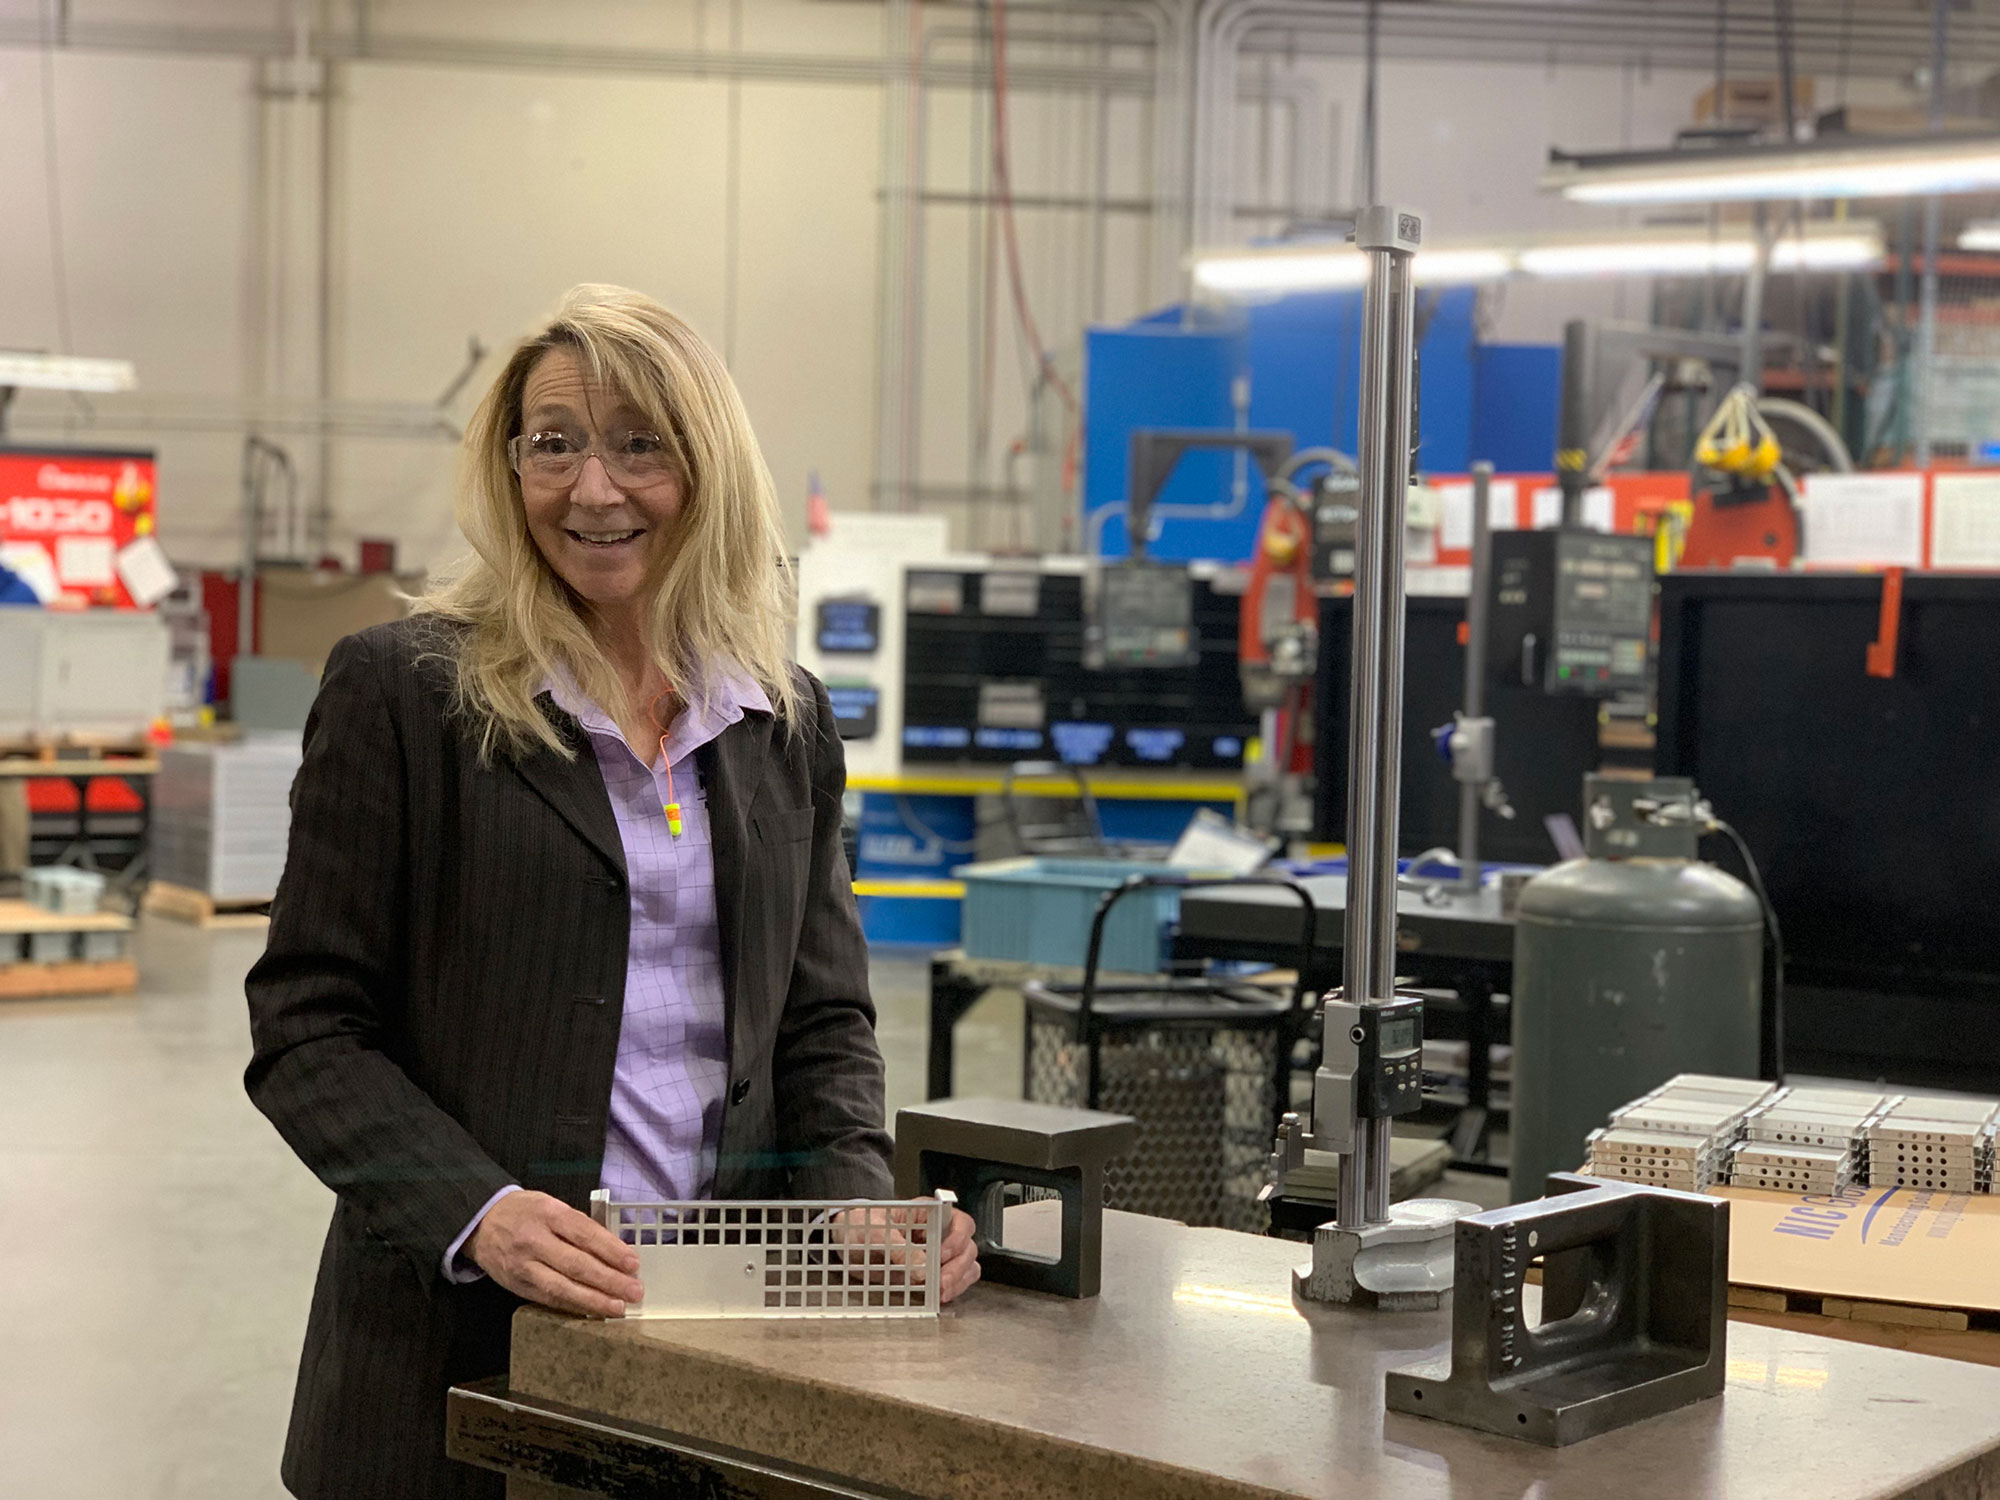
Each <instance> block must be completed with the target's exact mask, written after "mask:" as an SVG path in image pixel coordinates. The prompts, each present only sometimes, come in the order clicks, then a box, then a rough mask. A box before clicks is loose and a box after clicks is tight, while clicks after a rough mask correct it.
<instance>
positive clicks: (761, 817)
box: [750, 806, 813, 844]
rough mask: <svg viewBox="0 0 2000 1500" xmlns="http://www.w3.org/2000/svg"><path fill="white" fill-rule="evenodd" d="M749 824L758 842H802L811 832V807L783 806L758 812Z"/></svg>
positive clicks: (810, 835)
mask: <svg viewBox="0 0 2000 1500" xmlns="http://www.w3.org/2000/svg"><path fill="white" fill-rule="evenodd" d="M750 826H751V827H752V828H754V829H755V830H756V831H757V839H758V841H759V842H760V843H765V844H797V843H803V842H804V841H805V840H807V839H809V838H811V837H812V834H813V809H812V808H811V807H810V806H806V807H784V808H775V809H772V810H771V811H768V812H760V813H757V814H756V815H755V816H753V817H752V818H751V819H750Z"/></svg>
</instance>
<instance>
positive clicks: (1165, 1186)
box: [1022, 875, 1315, 1232]
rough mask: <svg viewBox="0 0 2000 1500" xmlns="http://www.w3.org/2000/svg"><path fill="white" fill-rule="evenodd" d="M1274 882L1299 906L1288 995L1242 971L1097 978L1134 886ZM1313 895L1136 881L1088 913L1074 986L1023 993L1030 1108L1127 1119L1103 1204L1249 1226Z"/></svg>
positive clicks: (1296, 1012)
mask: <svg viewBox="0 0 2000 1500" xmlns="http://www.w3.org/2000/svg"><path fill="white" fill-rule="evenodd" d="M1244 884H1251V885H1259V886H1272V887H1276V888H1278V889H1281V890H1289V891H1291V892H1292V893H1294V894H1295V895H1296V896H1297V897H1298V899H1299V901H1300V903H1301V904H1302V905H1303V906H1304V907H1305V910H1306V921H1305V924H1304V938H1303V941H1302V942H1301V944H1300V950H1299V956H1298V966H1297V975H1296V977H1295V978H1294V980H1293V982H1292V984H1291V986H1290V989H1289V992H1287V991H1284V990H1274V989H1272V988H1271V987H1269V986H1268V985H1259V984H1253V983H1250V982H1248V981H1247V980H1244V979H1240V978H1209V977H1201V978H1188V977H1178V976H1169V975H1161V976H1160V977H1159V978H1157V979H1148V980H1138V981H1128V982H1120V983H1116V984H1100V983H1098V979H1097V965H1098V954H1099V950H1100V948H1101V947H1102V944H1103V940H1104V923H1105V918H1106V917H1107V916H1108V915H1109V914H1110V912H1111V910H1112V908H1113V907H1114V906H1116V905H1117V904H1118V902H1119V901H1120V900H1122V899H1123V898H1124V897H1126V896H1129V895H1131V894H1132V893H1133V892H1135V891H1140V890H1148V889H1157V888H1159V887H1163V886H1165V887H1173V888H1177V889H1180V890H1189V889H1196V888H1201V887H1210V886H1222V885H1244ZM1314 916H1315V909H1314V907H1313V904H1312V897H1311V896H1310V895H1309V894H1308V893H1307V892H1306V889H1305V887H1303V886H1302V885H1300V884H1299V883H1298V882H1297V881H1295V880H1278V879H1267V878H1258V877H1252V878H1250V879H1247V880H1216V879H1201V878H1190V877H1185V876H1173V875H1135V876H1133V877H1131V878H1130V879H1128V880H1126V881H1125V883H1124V884H1122V885H1120V886H1119V887H1118V888H1117V889H1116V890H1111V891H1107V892H1105V894H1104V897H1103V899H1102V900H1101V901H1099V902H1098V905H1097V913H1096V915H1095V917H1093V918H1092V920H1091V925H1090V945H1089V949H1088V952H1087V956H1086V958H1085V961H1084V971H1083V980H1082V982H1081V983H1080V984H1053V983H1046V982H1043V981H1040V980H1035V981H1031V982H1029V983H1028V984H1026V985H1024V986H1023V987H1022V993H1023V994H1024V996H1025V997H1026V999H1027V1017H1026V1028H1027V1035H1026V1038H1025V1046H1024V1049H1023V1073H1024V1077H1023V1080H1022V1084H1023V1093H1024V1094H1025V1095H1026V1096H1027V1097H1028V1098H1029V1099H1032V1100H1035V1101H1036V1102H1037V1103H1042V1104H1059V1105H1069V1106H1074V1107H1083V1108H1089V1109H1104V1110H1110V1111H1112V1112H1113V1113H1115V1114H1122V1115H1130V1116H1132V1117H1133V1118H1134V1119H1135V1120H1137V1121H1138V1122H1139V1140H1138V1144H1137V1145H1136V1146H1135V1147H1134V1148H1133V1149H1132V1150H1131V1151H1130V1152H1128V1153H1127V1154H1126V1155H1125V1156H1123V1157H1120V1158H1118V1159H1117V1160H1115V1161H1113V1162H1111V1163H1110V1164H1109V1166H1108V1167H1107V1169H1106V1172H1105V1197H1104V1201H1105V1206H1106V1207H1108V1208H1119V1209H1124V1210H1126V1211H1127V1212H1129V1213H1141V1214H1151V1215H1154V1216H1155V1217H1159V1218H1167V1219H1178V1220H1179V1221H1180V1222H1182V1223H1184V1224H1195V1225H1210V1226H1218V1227H1221V1228H1225V1229H1241V1230H1248V1231H1251V1232H1261V1231H1262V1230H1263V1229H1264V1228H1265V1227H1266V1212H1267V1211H1266V1209H1265V1207H1264V1206H1263V1205H1262V1204H1261V1203H1259V1202H1258V1193H1259V1191H1260V1190H1261V1189H1262V1187H1263V1185H1264V1174H1265V1169H1266V1163H1267V1162H1268V1160H1269V1158H1270V1153H1271V1141H1272V1137H1273V1135H1274V1134H1275V1132H1276V1130H1277V1126H1278V1119H1279V1116H1281V1115H1282V1114H1283V1113H1284V1111H1285V1110H1286V1109H1287V1108H1288V1107H1289V1100H1288V1098H1287V1094H1288V1090H1289V1080H1290V1071H1291V1052H1292V1044H1293V1042H1294V1041H1295V1040H1296V1039H1297V1038H1298V1036H1299V1033H1300V1030H1301V1027H1302V1025H1303V1023H1304V1019H1305V1014H1306V1012H1305V980H1306V975H1307V974H1308V973H1309V972H1310V969H1311V957H1312V944H1313V919H1314Z"/></svg>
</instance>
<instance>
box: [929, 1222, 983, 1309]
mask: <svg viewBox="0 0 2000 1500" xmlns="http://www.w3.org/2000/svg"><path fill="white" fill-rule="evenodd" d="M972 1227H973V1226H972V1215H971V1214H969V1213H967V1212H966V1211H965V1210H964V1209H962V1208H954V1209H953V1210H952V1211H951V1218H950V1220H949V1221H948V1222H947V1223H946V1225H945V1230H944V1252H943V1257H942V1260H941V1262H940V1264H939V1267H938V1280H939V1281H940V1282H942V1283H943V1288H942V1290H943V1292H944V1300H945V1301H947V1302H950V1301H952V1300H953V1299H954V1298H956V1297H959V1296H961V1295H963V1294H964V1293H965V1292H966V1291H968V1290H970V1288H971V1287H972V1284H973V1283H974V1282H976V1281H978V1280H979V1245H978V1242H977V1241H975V1240H974V1239H973V1238H972Z"/></svg>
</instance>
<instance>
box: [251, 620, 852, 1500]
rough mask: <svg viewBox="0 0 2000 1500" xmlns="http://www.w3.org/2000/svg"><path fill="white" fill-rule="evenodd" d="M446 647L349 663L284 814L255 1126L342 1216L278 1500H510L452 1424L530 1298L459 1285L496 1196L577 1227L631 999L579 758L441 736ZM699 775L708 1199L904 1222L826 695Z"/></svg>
mask: <svg viewBox="0 0 2000 1500" xmlns="http://www.w3.org/2000/svg"><path fill="white" fill-rule="evenodd" d="M448 629H449V627H445V626H441V625H439V624H438V623H436V622H434V621H426V620H424V619H422V618H419V619H417V620H412V621H403V622H400V623H398V624H394V625H385V626H378V627H376V628H375V629H372V630H368V631H365V632H363V633H362V634H360V635H356V636H350V637H348V638H347V639H346V640H344V641H342V642H341V643H340V645H339V646H338V647H336V648H335V650H334V653H333V656H332V658H331V660H330V661H329V662H328V664H327V670H326V677H325V680H324V681H323V682H322V683H321V685H320V693H319V699H318V701H317V702H316V703H315V704H314V706H313V712H312V717H311V719H310V720H309V721H308V722H307V725H306V731H305V761H304V764H303V766H302V767H301V769H300V771H299V774H298V779H297V781H296V783H295V784H294V785H293V788H292V827H291V844H290V849H289V853H288V855H287V857H286V861H285V874H284V879H283V880H282V881H281V882H280V884H279V887H278V895H277V900H276V903H275V904H274V905H273V907H272V909H271V932H270V941H269V946H268V947H267V949H266V951H265V953H264V956H263V958H262V959H261V960H259V962H258V963H257V965H256V967H255V968H254V969H252V970H251V972H250V977H249V981H248V985H247V988H248V992H249V999H250V1023H251V1034H252V1039H253V1042H254V1044H255V1051H254V1056H253V1058H252V1061H251V1063H250V1068H249V1072H248V1074H247V1076H246V1079H245V1082H246V1085H247V1087H248V1089H249V1091H250V1097H251V1098H252V1099H253V1100H254V1101H255V1102H256V1105H257V1107H258V1108H259V1109H261V1110H262V1111H263V1112H264V1113H265V1114H266V1115H268V1116H269V1117H270V1119H271V1121H272V1123H273V1124H275V1125H276V1126H277V1127H278V1130H279V1132H280V1133H281V1134H282V1135H283V1136H284V1138H285V1140H286V1142H287V1143H288V1144H290V1146H291V1147H292V1149H293V1150H294V1151H296V1152H297V1153H298V1154H299V1156H300V1157H301V1158H302V1159H303V1160H304V1161H305V1163H306V1164H307V1165H308V1166H309V1167H311V1168H312V1170H313V1171H314V1172H315V1173H316V1174H318V1176H319V1178H320V1180H321V1181H323V1182H325V1183H326V1184H327V1186H329V1187H330V1188H332V1189H333V1190H334V1192H335V1193H336V1194H338V1195H339V1201H338V1204H337V1206H336V1207H335V1209H334V1214H333V1223H332V1226H331V1227H330V1229H329V1231H328V1233H327V1239H326V1248H325V1250H324V1252H323V1253H322V1256H321V1259H320V1269H319V1282H318V1285H317V1286H316V1288H315V1289H314V1292H313V1302H312V1314H311V1318H310V1321H309V1323H308V1326H307V1330H306V1341H305V1351H304V1355H303V1358H302V1359H301V1362H300V1366H299V1380H298V1390H297V1394H296V1396H295V1398H294V1401H293V1406H292V1422H291V1430H290V1434H289V1437H288V1439H287V1442H286V1447H285V1462H284V1471H283V1472H284V1479H285V1483H286V1484H287V1486H289V1487H290V1488H291V1490H292V1491H293V1492H294V1493H296V1494H298V1495H300V1496H304V1497H307V1500H320V1497H328V1500H331V1497H336V1496H338V1497H340V1500H358V1497H363V1496H365V1497H368V1500H390V1497H397V1496H410V1497H418V1496H422V1497H426V1500H429V1497H436V1496H447V1495H497V1494H499V1493H500V1489H499V1484H498V1476H494V1475H488V1474H482V1473H479V1472H477V1471H474V1470H472V1469H469V1468H466V1467H464V1466H462V1465H458V1464H455V1463H452V1462H450V1461H448V1460H447V1459H446V1458H445V1456H444V1395H445V1390H446V1388H447V1387H448V1386H449V1385H451V1384H453V1383H454V1382H457V1381H461V1380H466V1379H474V1378H478V1377H482V1376H487V1375H495V1374H499V1373H502V1372H504V1371H505V1369H506V1367H507V1333H508V1322H509V1318H510V1316H511V1314H512V1312H513V1309H514V1307H515V1306H516V1305H517V1304H516V1301H515V1299H514V1298H513V1297H512V1296H510V1295H509V1294H507V1293H506V1292H504V1291H503V1290H501V1289H500V1288H499V1287H498V1286H496V1285H494V1284H492V1283H491V1282H487V1281H481V1282H476V1283H473V1284H471V1285H466V1286H459V1285H454V1284H452V1283H450V1282H448V1281H446V1280H445V1278H444V1277H443V1275H442V1274H441V1272H440V1262H441V1261H442V1259H443V1256H444V1251H445V1247H446V1246H448V1245H449V1244H450V1243H451V1241H452V1240H453V1239H455V1238H456V1237H457V1236H458V1234H459V1232H460V1231H461V1230H463V1229H464V1227H465V1225H466V1223H467V1221H469V1220H470V1219H471V1217H472V1215H473V1214H475V1213H476V1212H478V1210H479V1208H480V1207H481V1206H482V1205H483V1204H484V1203H485V1202H486V1200H487V1199H488V1198H490V1197H491V1196H492V1195H493V1194H494V1192H496V1191H497V1190H498V1189H499V1188H500V1187H501V1186H502V1185H503V1184H505V1183H508V1182H519V1183H522V1184H523V1185H525V1186H527V1187H530V1188H537V1189H540V1190H541V1191H543V1192H547V1193H551V1194H554V1195H555V1196H556V1197H558V1198H561V1199H563V1200H564V1201H565V1202H567V1203H569V1204H571V1205H573V1206H575V1207H577V1208H583V1207H585V1206H586V1201H587V1199H588V1196H589V1194H590V1191H591V1189H593V1188H594V1187H596V1186H597V1181H598V1171H599V1168H600V1165H601V1161H602V1155H603V1149H604V1132H605V1118H606V1113H607V1110H608V1108H609V1104H610V1097H611V1074H612V1066H613V1061H614V1057H615V1053H616V1050H617V1043H618V1028H619V1019H620V1016H621V1013H622V999H623V995H624V987H625V960H626V944H627V938H628V925H629V904H628V897H627V892H626V888H625V864H624V850H623V846H622V844H621V842H620V840H619V836H618V826H617V822H616V819H615V818H614V817H613V814H612V810H611V803H610V800H609V798H608V797H607V796H606V794H605V790H604V783H603V779H602V777H601V776H600V775H599V773H598V769H597V761H596V758H595V757H594V756H593V755H592V754H591V752H590V749H589V746H588V741H587V737H586V736H585V735H584V733H583V731H582V729H581V728H580V727H579V726H578V725H577V724H576V723H575V721H574V720H571V719H569V718H568V717H567V716H566V715H563V714H562V713H561V711H560V710H558V709H556V708H555V706H554V704H553V703H551V702H549V701H547V700H544V711H545V712H547V713H549V714H550V715H551V716H552V718H553V719H554V721H555V722H556V723H557V725H558V727H559V728H561V729H562V731H563V733H564V734H565V736H566V737H567V738H568V739H569V741H570V743H571V744H572V746H573V747H574V748H575V749H577V751H578V752H579V753H578V754H577V755H576V756H575V758H574V759H571V760H565V759H564V758H562V757H561V756H559V755H556V754H555V753H553V752H552V751H542V752H538V753H536V754H534V755H532V756H529V757H526V758H525V759H521V760H519V761H506V760H502V761H500V762H499V763H497V764H496V765H493V766H482V765H481V764H480V763H479V759H478V755H477V751H476V746H475V744H474V742H473V740H472V739H471V737H470V736H469V735H468V734H466V733H465V732H464V728H463V725H462V724H461V723H460V722H459V721H457V720H456V719H454V717H453V716H452V715H451V713H450V712H449V707H448V705H449V693H450V676H449V670H450V669H449V667H448V666H447V665H446V663H445V662H444V661H443V660H442V659H441V657H440V656H439V655H438V654H437V652H438V650H439V648H442V649H443V650H444V651H447V652H448V651H449V649H450V640H449V637H448V636H444V637H440V636H439V634H438V633H439V632H440V631H446V630H448ZM800 678H801V682H800V685H801V688H802V689H806V690H807V691H806V692H805V693H804V694H803V697H804V703H805V705H806V711H805V712H802V714H801V716H800V717H801V720H802V722H801V723H800V725H799V726H798V727H797V728H796V729H794V728H788V727H787V726H784V725H781V724H777V723H775V722H774V721H773V718H772V716H771V715H770V714H766V713H758V712H755V711H752V712H750V713H748V714H746V715H745V716H744V718H743V720H742V721H741V722H740V723H738V724H736V725H733V726H732V727H731V728H729V729H728V730H726V731H724V733H723V734H722V735H721V736H720V737H719V738H717V739H716V740H715V741H714V742H712V743H711V744H709V745H708V746H706V747H704V748H703V749H702V750H700V751H699V752H697V754H698V757H699V759H698V764H699V765H700V767H701V770H702V779H703V782H704V784H705V788H706V791H707V795H708V799H709V802H708V805H709V817H710V822H711V825H712V829H713V838H714V846H715V888H716V909H717V916H718V919H719V925H720V931H721V943H722V972H723V984H724V994H725V997H726V1005H727V1030H728V1041H729V1058H730V1078H731V1085H730V1089H729V1094H728V1099H727V1104H726V1107H725V1111H724V1114H723V1122H722V1138H721V1147H720V1158H719V1162H718V1167H717V1173H716V1188H715V1191H716V1196H717V1197H720V1198H740V1197H758V1196H787V1195H789V1196H794V1197H850V1196H887V1195H888V1194H889V1193H890V1191H891V1177H890V1173H889V1169H888V1156H889V1138H888V1136H887V1135H886V1134H885V1133H884V1131H883V1129H882V1110H883V1100H882V1060H881V1054H880V1052H879V1051H878V1050H877V1048H876V1045H875V1035H874V1024H875V1013H874V1009H873V1006H872V1005H871V1003H870V1001H869V997H868V973H867V955H866V949H865V947H864V945H863V942H862V938H861V931H860V926H859V923H858V921H857V919H856V915H855V907H854V898H853V894H852V892H851V889H850V887H849V884H848V877H847V866H846V862H845V860H844V859H843V857H842V854H841V845H840V794H841V790H842V787H843V785H844V783H845V777H846V773H845V768H844V765H843V762H842V758H841V753H840V742H839V740H838V739H837V738H836V737H835V733H834V727H833V715H832V711H831V709H830V708H829V707H828V704H827V697H826V690H825V688H823V687H822V686H821V685H820V684H819V683H818V681H816V680H814V679H812V678H811V677H809V676H807V675H806V674H804V673H801V674H800Z"/></svg>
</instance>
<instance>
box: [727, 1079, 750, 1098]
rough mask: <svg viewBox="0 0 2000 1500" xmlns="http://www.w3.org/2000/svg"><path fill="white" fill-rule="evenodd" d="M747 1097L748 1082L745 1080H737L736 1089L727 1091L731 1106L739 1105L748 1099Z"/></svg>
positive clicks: (748, 1092) (748, 1093) (748, 1095)
mask: <svg viewBox="0 0 2000 1500" xmlns="http://www.w3.org/2000/svg"><path fill="white" fill-rule="evenodd" d="M749 1097H750V1080H749V1079H747V1078H739V1079H737V1080H736V1087H735V1088H733V1089H731V1090H730V1091H729V1102H730V1103H731V1104H741V1103H742V1102H743V1101H744V1100H745V1099H748V1098H749Z"/></svg>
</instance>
